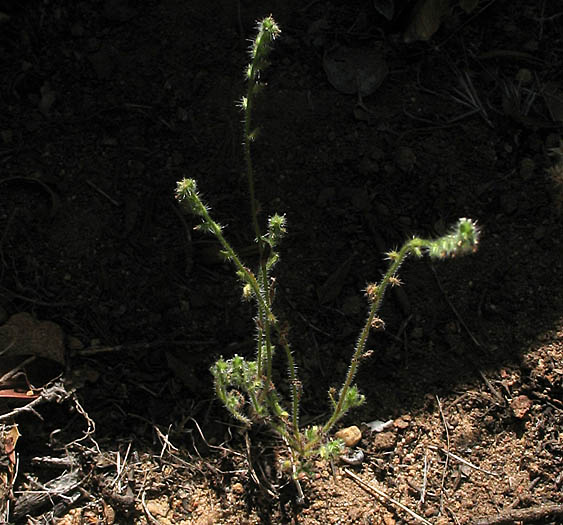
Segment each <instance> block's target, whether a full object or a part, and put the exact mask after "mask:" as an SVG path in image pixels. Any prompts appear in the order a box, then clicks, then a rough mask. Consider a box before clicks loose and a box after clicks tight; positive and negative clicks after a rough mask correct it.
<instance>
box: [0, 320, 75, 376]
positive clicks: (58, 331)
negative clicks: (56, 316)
mask: <svg viewBox="0 0 563 525" xmlns="http://www.w3.org/2000/svg"><path fill="white" fill-rule="evenodd" d="M0 355H2V356H3V357H5V356H22V355H33V356H36V357H43V358H46V359H50V360H51V361H55V362H56V363H59V364H60V365H64V363H65V349H64V332H63V330H62V328H61V327H60V326H59V325H58V324H56V323H53V322H51V321H38V320H37V319H35V318H34V317H33V316H32V315H31V314H29V313H27V312H20V313H17V314H14V315H12V316H11V317H10V318H9V319H8V321H6V323H5V324H4V325H2V326H0Z"/></svg>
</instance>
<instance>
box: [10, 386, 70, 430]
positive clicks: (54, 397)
mask: <svg viewBox="0 0 563 525" xmlns="http://www.w3.org/2000/svg"><path fill="white" fill-rule="evenodd" d="M71 395H72V392H69V391H68V390H67V389H66V387H65V385H64V383H63V381H62V380H55V381H53V382H52V383H50V384H49V385H47V386H46V387H44V388H43V389H42V390H41V394H40V395H39V397H38V398H36V399H34V400H33V401H30V402H29V403H28V404H27V405H24V406H23V407H18V408H15V409H14V410H12V411H11V412H8V413H7V414H2V415H0V421H6V420H8V419H12V418H14V417H16V416H18V415H20V414H23V413H24V412H31V413H33V414H35V415H36V416H37V417H39V419H42V418H41V416H40V415H39V414H38V413H37V412H36V411H35V407H36V406H38V405H41V404H42V403H51V402H53V401H54V402H56V403H62V402H63V401H65V400H66V399H68V398H69V397H70V396H71Z"/></svg>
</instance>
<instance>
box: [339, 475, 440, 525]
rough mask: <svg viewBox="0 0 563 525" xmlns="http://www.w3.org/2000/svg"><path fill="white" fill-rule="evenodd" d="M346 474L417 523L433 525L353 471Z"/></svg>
mask: <svg viewBox="0 0 563 525" xmlns="http://www.w3.org/2000/svg"><path fill="white" fill-rule="evenodd" d="M344 472H345V473H346V474H347V475H348V476H350V477H351V478H352V479H353V480H354V481H355V482H356V483H357V484H358V485H360V487H362V488H363V489H364V490H366V491H367V492H371V493H372V494H376V495H377V496H379V497H381V498H383V499H385V500H386V501H390V502H391V503H393V505H396V506H397V507H399V508H400V509H402V510H404V511H405V512H406V513H407V514H409V515H410V516H412V517H413V518H414V519H416V520H417V521H420V522H421V523H424V525H432V523H430V522H429V521H428V520H426V519H424V518H423V517H422V516H420V515H419V514H417V513H416V512H414V511H413V510H411V509H409V508H408V507H406V506H405V505H403V504H402V503H401V502H400V501H397V500H396V499H395V498H392V497H391V496H389V495H388V494H386V493H385V492H383V491H382V490H381V489H378V488H377V487H374V486H373V485H370V484H369V483H366V482H365V481H364V480H363V479H362V478H360V477H359V476H356V474H354V473H353V472H352V471H350V470H348V469H347V468H345V469H344Z"/></svg>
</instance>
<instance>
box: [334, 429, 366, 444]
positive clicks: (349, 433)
mask: <svg viewBox="0 0 563 525" xmlns="http://www.w3.org/2000/svg"><path fill="white" fill-rule="evenodd" d="M334 436H335V437H337V438H338V439H341V440H342V441H344V444H345V445H346V446H347V447H353V446H355V445H357V444H358V442H359V441H360V439H362V432H361V431H360V429H359V428H358V427H357V426H355V425H354V426H351V427H346V428H341V429H340V430H339V431H338V432H336V433H335V434H334Z"/></svg>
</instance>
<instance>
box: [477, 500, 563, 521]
mask: <svg viewBox="0 0 563 525" xmlns="http://www.w3.org/2000/svg"><path fill="white" fill-rule="evenodd" d="M557 518H563V504H562V505H538V506H535V507H529V508H527V509H510V510H507V511H506V512H499V513H498V514H494V515H492V516H484V517H481V518H477V519H475V520H473V521H472V522H471V525H512V523H514V522H516V521H522V522H524V523H531V522H534V521H540V520H554V519H557Z"/></svg>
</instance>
